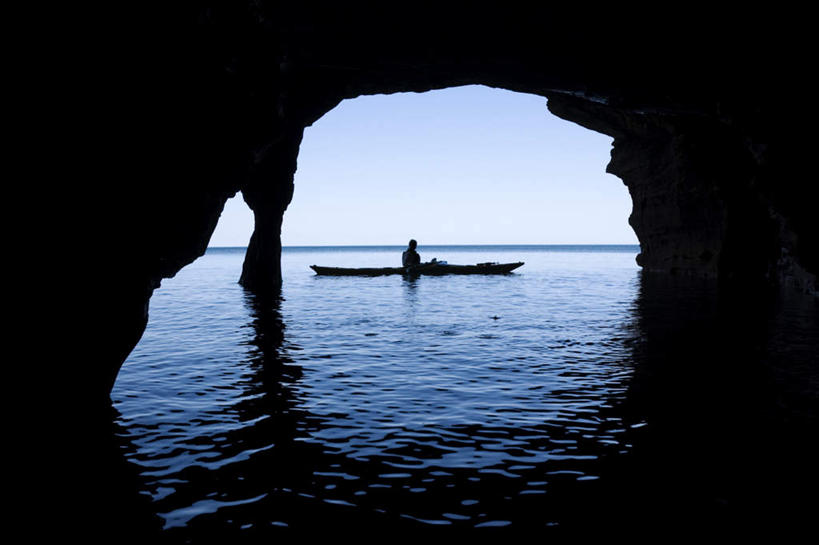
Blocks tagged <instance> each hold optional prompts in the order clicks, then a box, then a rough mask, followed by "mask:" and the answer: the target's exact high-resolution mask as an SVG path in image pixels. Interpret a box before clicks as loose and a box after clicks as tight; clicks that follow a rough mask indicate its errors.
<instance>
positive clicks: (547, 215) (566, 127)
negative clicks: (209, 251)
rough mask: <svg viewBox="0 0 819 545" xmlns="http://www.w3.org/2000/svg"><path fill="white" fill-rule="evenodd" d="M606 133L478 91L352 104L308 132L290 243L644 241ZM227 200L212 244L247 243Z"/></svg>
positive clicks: (243, 224) (240, 211) (241, 221)
mask: <svg viewBox="0 0 819 545" xmlns="http://www.w3.org/2000/svg"><path fill="white" fill-rule="evenodd" d="M611 140H612V139H611V138H609V137H608V136H605V135H602V134H599V133H595V132H592V131H589V130H587V129H584V128H582V127H580V126H578V125H575V124H573V123H569V122H567V121H563V120H562V119H560V118H557V117H555V116H553V115H552V114H551V113H549V111H548V110H547V109H546V99H545V98H542V97H538V96H534V95H526V94H521V93H514V92H511V91H505V90H501V89H492V88H489V87H484V86H475V85H471V86H466V87H455V88H450V89H444V90H440V91H430V92H427V93H400V94H393V95H372V96H363V97H358V98H355V99H352V100H345V101H343V102H342V103H341V104H339V105H338V106H337V107H336V108H335V109H333V110H332V111H330V112H328V113H327V114H326V115H325V116H324V117H322V118H321V119H319V120H318V121H317V122H316V123H315V124H314V125H313V126H312V127H308V128H307V130H306V131H305V133H304V140H303V141H302V145H301V150H300V152H299V158H298V170H297V171H296V178H295V184H296V189H295V194H294V196H293V202H292V203H291V204H290V207H289V208H288V209H287V212H285V215H284V225H283V227H282V243H283V244H284V245H285V246H301V245H304V246H310V245H370V244H374V245H381V244H384V245H404V244H406V243H407V240H409V239H410V238H415V239H417V240H418V242H419V244H420V245H422V246H423V245H430V244H636V243H637V238H636V236H635V235H634V232H633V231H632V229H631V227H630V226H629V225H628V216H629V213H630V212H631V199H630V198H629V195H628V190H627V189H626V187H625V186H624V185H623V183H622V182H621V181H620V179H619V178H617V177H615V176H612V175H611V174H606V172H605V169H606V164H607V163H608V161H609V154H610V151H611ZM252 231H253V216H252V213H251V212H250V211H249V210H248V209H247V206H246V205H245V203H244V201H243V200H242V198H241V195H237V197H236V198H234V199H231V200H230V201H228V203H227V205H226V206H225V211H224V213H223V214H222V218H221V219H220V221H219V226H218V227H217V228H216V232H215V233H214V235H213V238H212V239H211V241H210V245H211V246H246V245H247V242H248V240H249V238H250V235H251V233H252Z"/></svg>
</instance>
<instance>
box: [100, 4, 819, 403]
mask: <svg viewBox="0 0 819 545" xmlns="http://www.w3.org/2000/svg"><path fill="white" fill-rule="evenodd" d="M166 9H167V10H170V11H167V12H163V14H162V17H153V18H150V19H147V20H145V21H140V22H141V23H143V24H142V25H139V24H137V25H134V26H135V29H134V32H133V33H132V34H130V33H125V34H124V35H123V36H122V37H119V40H120V41H121V42H122V43H117V45H121V46H122V47H121V48H115V47H114V48H110V49H109V50H107V51H106V52H105V53H100V55H101V56H102V58H103V59H105V58H106V57H105V55H110V56H111V57H112V61H113V64H114V65H116V66H117V67H118V68H117V69H116V70H115V71H114V74H115V75H119V77H120V79H121V81H120V79H116V78H114V79H115V81H116V83H118V84H119V85H115V86H114V87H113V90H112V91H111V95H110V96H109V97H108V98H107V100H106V101H104V102H101V103H95V104H94V107H95V108H96V110H95V111H99V115H98V116H97V117H96V118H95V121H96V122H98V123H99V124H100V126H103V127H107V128H110V121H109V120H108V118H107V117H108V113H109V111H113V112H115V113H117V114H118V115H119V117H117V120H116V126H114V127H113V128H112V129H111V131H110V132H106V133H105V137H103V138H100V139H99V141H97V142H95V144H97V146H98V147H97V148H96V149H97V150H98V153H99V155H105V157H106V158H107V159H106V160H105V161H107V162H106V163H105V165H104V168H102V169H101V174H100V178H103V177H107V176H110V172H118V173H121V175H119V176H118V178H117V182H116V183H117V184H118V185H117V187H118V191H119V197H118V198H117V199H116V201H115V202H114V203H113V204H112V207H111V209H110V210H108V211H105V212H103V213H102V215H101V216H99V217H98V218H97V219H99V221H100V222H102V223H104V225H105V226H106V229H107V232H108V233H109V235H110V240H108V241H106V242H105V248H106V251H105V252H104V254H103V255H101V256H99V257H97V258H96V261H94V260H93V259H92V262H91V263H90V264H89V266H90V267H91V268H92V270H97V271H99V270H104V271H108V273H107V274H106V275H105V278H102V279H101V280H99V282H96V283H95V285H94V287H93V290H94V294H93V295H92V299H93V303H91V304H92V306H93V308H94V310H95V311H96V312H97V313H98V314H99V315H101V316H106V317H107V319H106V323H105V324H104V325H103V326H102V328H103V330H102V331H101V332H100V334H99V335H98V336H96V337H95V339H94V341H93V343H89V347H88V351H87V353H88V354H89V357H90V359H91V361H90V363H89V364H88V365H87V368H86V371H85V372H86V373H87V377H85V378H87V381H86V383H87V384H88V387H89V390H90V395H93V396H97V397H99V396H102V397H105V396H107V393H108V392H109V391H110V388H111V386H112V385H113V382H114V380H115V377H116V374H117V372H118V369H119V367H120V365H121V364H122V362H123V361H124V359H125V357H126V356H127V354H128V353H129V352H130V350H131V349H132V348H133V346H134V345H135V344H136V342H137V341H138V339H139V337H140V335H141V332H142V330H143V329H144V327H145V324H146V322H147V309H148V301H149V299H150V295H151V293H152V291H153V289H155V288H156V287H157V286H158V285H159V282H160V281H161V279H162V278H165V277H170V276H173V275H174V274H175V273H176V272H177V271H178V270H179V269H180V268H181V267H183V266H184V265H185V264H187V263H190V262H191V261H193V260H194V259H196V258H197V257H198V256H200V255H202V254H203V253H204V251H205V249H206V247H207V242H208V239H209V238H210V235H211V234H212V232H213V229H214V228H215V226H216V222H217V220H218V217H219V214H220V213H221V210H222V207H223V206H224V203H225V201H226V200H227V199H228V198H229V197H231V196H233V195H235V194H236V192H237V191H239V190H241V191H242V192H243V194H244V197H245V200H246V201H247V203H248V204H249V205H250V207H251V208H252V209H253V210H254V215H255V217H256V230H255V232H254V235H253V238H252V239H251V241H250V244H249V248H248V254H247V257H246V260H245V267H244V270H243V273H242V278H241V282H242V284H243V285H245V286H246V287H248V288H249V289H253V290H258V291H266V290H275V289H277V287H278V286H280V284H281V272H280V267H279V253H280V249H281V244H280V241H279V231H280V228H281V217H282V213H283V212H284V209H285V208H286V206H287V204H288V203H289V202H290V199H291V197H292V191H293V186H292V183H293V173H294V171H295V165H296V157H297V153H298V146H299V143H300V141H301V136H302V134H303V130H304V128H305V127H307V126H309V125H311V124H312V123H313V122H315V120H317V119H318V118H319V117H321V115H323V114H324V113H326V112H327V111H329V110H330V109H332V108H333V107H335V106H336V105H337V104H338V103H339V102H340V101H341V100H343V99H345V98H353V97H356V96H359V95H362V94H375V93H394V92H407V91H415V92H421V91H427V90H431V89H440V88H445V87H449V86H455V85H465V84H483V85H487V86H491V87H500V88H504V89H509V90H512V91H518V92H525V93H534V94H538V95H541V96H544V97H546V98H547V99H548V108H549V110H550V111H551V112H552V113H554V114H556V115H558V116H559V117H562V118H564V119H567V120H569V121H573V122H575V123H578V124H580V125H582V126H585V127H587V128H589V129H592V130H595V131H599V132H602V133H605V134H607V135H610V136H612V137H613V138H614V147H613V151H612V158H611V162H610V164H609V166H608V171H609V172H611V173H613V174H616V175H617V176H619V177H620V178H622V179H623V181H624V182H625V183H626V185H627V186H628V188H629V191H630V193H631V196H632V199H633V202H634V210H633V213H632V216H631V218H630V223H631V225H632V226H633V227H634V230H635V232H636V233H637V236H638V238H639V239H640V243H641V248H642V252H641V254H640V258H639V263H640V265H641V266H642V267H643V268H644V269H645V270H646V271H651V272H658V273H674V274H689V275H697V276H704V277H713V278H719V279H721V280H725V281H733V282H738V281H756V282H760V283H763V284H775V283H780V284H790V285H794V286H797V287H799V288H800V289H803V290H806V291H809V292H813V293H816V290H817V288H816V274H817V272H819V259H817V253H818V252H817V234H816V233H819V226H818V225H817V219H816V216H815V214H814V213H813V210H812V209H813V207H814V204H813V203H812V202H811V200H810V199H809V198H806V193H805V184H804V183H803V179H804V175H805V172H807V168H806V164H807V160H808V158H809V157H810V153H809V151H808V145H807V142H806V141H805V140H804V134H803V133H804V131H803V130H802V127H803V126H804V125H805V124H806V123H805V115H804V112H803V111H801V110H800V106H799V104H798V103H797V102H796V101H794V100H793V94H794V89H798V88H799V86H800V85H801V84H803V83H804V82H803V81H802V79H804V75H803V74H804V73H805V72H806V71H805V69H804V66H802V63H804V62H807V61H806V60H805V57H806V56H807V55H809V52H810V51H811V50H812V49H811V48H810V47H808V45H809V44H807V40H808V37H809V36H810V33H809V32H805V33H804V34H802V33H800V32H799V31H798V29H794V28H793V27H792V26H790V27H788V29H787V34H782V33H781V32H774V31H772V30H771V29H772V28H775V27H777V26H780V23H779V22H778V21H777V20H776V18H775V17H771V16H770V15H769V14H766V15H765V17H766V18H765V19H764V20H762V19H759V20H751V19H749V18H747V17H746V18H743V20H741V21H740V20H739V19H738V18H737V16H736V15H735V14H731V16H730V17H721V16H720V15H719V14H715V13H713V12H708V13H707V14H699V13H692V14H689V15H688V16H684V15H679V14H678V16H675V19H674V21H673V24H671V22H670V21H668V20H667V19H664V18H655V19H654V20H652V21H649V22H645V21H646V18H645V16H644V15H645V14H642V15H643V16H641V17H633V14H625V13H620V12H618V13H600V12H594V13H557V12H554V11H546V12H535V11H531V10H526V11H517V10H516V9H515V8H514V7H513V6H506V7H504V8H503V10H494V11H478V10H472V11H469V12H464V11H457V12H456V11H447V10H443V9H442V8H440V7H436V8H435V9H433V8H424V7H421V6H419V7H415V8H413V9H412V10H407V11H405V12H396V11H382V12H378V11H373V10H371V9H364V8H354V7H349V6H345V7H344V8H332V9H328V10H325V11H310V10H309V9H306V8H304V9H302V8H299V7H296V6H295V4H294V5H292V6H287V5H282V4H281V3H277V2H264V1H262V2H248V3H247V4H245V3H241V2H239V3H236V2H215V3H209V4H207V5H205V4H201V5H198V6H193V7H179V8H166ZM152 15H155V14H152ZM789 25H792V23H789ZM147 31H150V32H147ZM146 32H147V34H146ZM783 35H784V36H785V37H784V38H783ZM145 36H149V37H150V39H146V38H145ZM805 66H808V65H807V64H806V65H805ZM111 77H113V76H111ZM103 79H104V78H100V80H103ZM103 110H104V111H103ZM111 135H113V136H114V138H112V137H111ZM123 165H125V166H126V167H127V168H123ZM109 166H110V169H108V170H109V171H108V172H102V171H105V170H106V169H107V167H109Z"/></svg>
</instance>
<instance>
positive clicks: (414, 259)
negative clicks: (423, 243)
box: [401, 239, 421, 267]
mask: <svg viewBox="0 0 819 545" xmlns="http://www.w3.org/2000/svg"><path fill="white" fill-rule="evenodd" d="M417 247H418V243H417V242H415V239H412V240H410V241H409V248H407V249H406V250H404V253H403V254H401V263H402V264H403V266H404V267H414V266H415V265H420V264H421V256H420V255H418V252H416V251H415V248H417Z"/></svg>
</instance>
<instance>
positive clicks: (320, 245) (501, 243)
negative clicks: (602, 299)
mask: <svg viewBox="0 0 819 545" xmlns="http://www.w3.org/2000/svg"><path fill="white" fill-rule="evenodd" d="M639 245H640V243H639V242H581V243H572V242H560V243H551V242H516V243H504V242H493V243H488V244H481V243H470V244H419V245H418V247H419V248H423V247H433V246H466V247H468V246H639ZM385 246H387V247H396V248H399V247H401V248H403V247H404V246H406V245H405V244H286V245H282V248H369V247H372V248H379V247H385ZM207 248H247V245H244V246H208V247H207Z"/></svg>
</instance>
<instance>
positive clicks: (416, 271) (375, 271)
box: [310, 261, 523, 276]
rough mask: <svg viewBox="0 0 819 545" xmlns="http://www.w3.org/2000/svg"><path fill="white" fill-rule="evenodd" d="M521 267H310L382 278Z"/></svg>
mask: <svg viewBox="0 0 819 545" xmlns="http://www.w3.org/2000/svg"><path fill="white" fill-rule="evenodd" d="M521 265H523V262H522V261H518V262H516V263H478V264H477V265H450V264H448V263H422V264H420V265H416V266H414V267H378V268H373V267H370V268H359V269H350V268H343V267H322V266H319V265H310V268H311V269H313V270H314V271H315V272H316V274H320V275H325V276H384V275H389V274H404V275H408V276H415V275H443V274H507V273H510V272H512V271H513V270H515V269H517V268H518V267H520V266H521Z"/></svg>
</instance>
